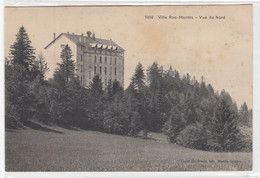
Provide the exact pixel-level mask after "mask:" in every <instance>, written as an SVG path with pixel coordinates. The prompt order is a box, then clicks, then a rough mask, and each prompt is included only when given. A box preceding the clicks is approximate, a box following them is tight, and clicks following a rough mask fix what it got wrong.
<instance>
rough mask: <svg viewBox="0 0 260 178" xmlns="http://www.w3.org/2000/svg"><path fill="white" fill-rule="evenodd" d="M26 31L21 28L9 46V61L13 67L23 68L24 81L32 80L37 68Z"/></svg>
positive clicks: (33, 50) (33, 51)
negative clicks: (19, 66)
mask: <svg viewBox="0 0 260 178" xmlns="http://www.w3.org/2000/svg"><path fill="white" fill-rule="evenodd" d="M31 43H32V42H31V41H30V39H29V35H28V33H27V32H26V29H25V28H24V27H23V26H21V27H20V29H19V32H18V33H17V35H16V41H15V42H14V44H13V45H11V46H10V59H11V61H12V64H13V65H21V66H22V67H24V68H25V72H24V73H23V74H20V75H23V76H24V77H25V79H29V80H32V79H33V78H34V77H36V76H37V74H38V71H39V70H38V66H37V65H36V60H35V58H36V57H35V49H34V48H33V47H32V46H31Z"/></svg>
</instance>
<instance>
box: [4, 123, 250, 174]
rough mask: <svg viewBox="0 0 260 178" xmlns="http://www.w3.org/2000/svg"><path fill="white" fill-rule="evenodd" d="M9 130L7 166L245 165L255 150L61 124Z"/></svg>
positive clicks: (141, 168) (130, 168)
mask: <svg viewBox="0 0 260 178" xmlns="http://www.w3.org/2000/svg"><path fill="white" fill-rule="evenodd" d="M34 128H37V130H35V129H31V128H26V129H21V130H7V131H6V171H218V170H221V171H224V170H231V171H238V170H239V171H242V170H250V169H251V168H252V153H214V152H206V151H199V150H192V149H187V148H183V147H180V146H178V145H175V144H169V143H167V142H166V140H165V136H164V135H162V134H156V133H152V134H151V135H150V137H151V139H148V140H144V139H142V138H132V137H127V136H119V135H112V134H105V133H101V132H96V131H85V130H68V129H63V128H59V127H47V126H44V127H42V126H38V127H34Z"/></svg>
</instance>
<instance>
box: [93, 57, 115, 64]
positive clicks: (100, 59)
mask: <svg viewBox="0 0 260 178" xmlns="http://www.w3.org/2000/svg"><path fill="white" fill-rule="evenodd" d="M116 61H117V59H116V57H115V60H114V64H116ZM95 63H97V56H95ZM99 63H100V64H102V56H99ZM105 64H107V57H106V56H105ZM109 64H112V57H110V61H109Z"/></svg>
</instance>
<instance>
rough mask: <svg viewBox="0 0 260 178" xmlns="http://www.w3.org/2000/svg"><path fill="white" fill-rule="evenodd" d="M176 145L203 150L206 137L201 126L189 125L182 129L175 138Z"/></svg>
mask: <svg viewBox="0 0 260 178" xmlns="http://www.w3.org/2000/svg"><path fill="white" fill-rule="evenodd" d="M176 141H177V144H179V145H182V146H184V147H188V148H194V149H200V150H205V149H206V147H207V145H206V135H205V129H203V126H202V125H201V124H198V123H197V124H191V125H189V126H187V127H186V128H185V129H183V130H182V131H181V132H180V133H179V135H178V137H177V138H176Z"/></svg>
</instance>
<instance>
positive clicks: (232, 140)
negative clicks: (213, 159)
mask: <svg viewBox="0 0 260 178" xmlns="http://www.w3.org/2000/svg"><path fill="white" fill-rule="evenodd" d="M237 117H238V115H237V108H236V106H235V105H234V103H233V101H232V99H231V97H230V95H229V94H228V93H226V92H225V91H224V90H222V91H221V93H220V99H219V102H218V105H217V108H216V111H215V117H213V118H211V121H210V123H209V132H210V139H209V145H210V147H211V149H213V150H216V151H236V150H239V129H238V125H237Z"/></svg>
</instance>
